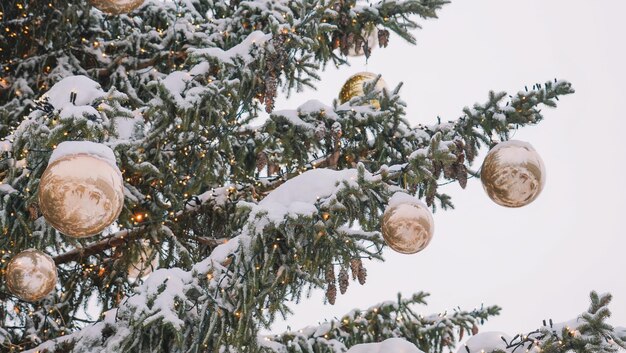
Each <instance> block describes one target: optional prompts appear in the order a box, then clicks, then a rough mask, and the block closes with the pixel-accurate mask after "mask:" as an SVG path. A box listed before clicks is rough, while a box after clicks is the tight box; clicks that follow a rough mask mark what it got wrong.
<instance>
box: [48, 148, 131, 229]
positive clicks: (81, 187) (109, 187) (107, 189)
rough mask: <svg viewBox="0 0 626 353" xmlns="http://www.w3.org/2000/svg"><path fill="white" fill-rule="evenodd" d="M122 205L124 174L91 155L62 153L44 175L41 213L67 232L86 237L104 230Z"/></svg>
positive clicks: (118, 212)
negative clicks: (63, 154)
mask: <svg viewBox="0 0 626 353" xmlns="http://www.w3.org/2000/svg"><path fill="white" fill-rule="evenodd" d="M111 153H112V152H111ZM123 205H124V192H123V180H122V173H120V170H119V169H118V168H117V166H115V165H113V164H112V163H111V162H110V161H106V160H104V159H102V158H99V157H97V156H94V155H92V154H87V153H77V154H68V155H65V156H62V157H61V158H58V159H56V160H54V161H53V162H52V163H50V164H49V165H48V168H46V170H45V171H44V173H43V175H42V177H41V181H40V184H39V207H40V209H41V213H42V214H43V216H44V217H45V219H46V221H48V223H50V225H52V226H53V227H54V228H55V229H56V230H58V231H59V232H61V233H63V234H65V235H68V236H71V237H75V238H83V237H89V236H92V235H95V234H98V233H100V232H102V231H103V230H104V229H105V228H106V227H108V226H109V225H111V223H113V221H115V220H116V219H117V217H118V216H119V215H120V212H121V211H122V206H123Z"/></svg>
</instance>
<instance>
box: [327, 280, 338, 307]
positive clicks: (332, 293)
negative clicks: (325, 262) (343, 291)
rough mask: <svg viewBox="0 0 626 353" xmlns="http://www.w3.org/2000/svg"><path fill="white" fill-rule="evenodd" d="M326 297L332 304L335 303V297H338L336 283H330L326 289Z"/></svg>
mask: <svg viewBox="0 0 626 353" xmlns="http://www.w3.org/2000/svg"><path fill="white" fill-rule="evenodd" d="M326 298H327V299H328V302H329V303H330V304H331V305H335V299H337V287H335V284H334V283H332V284H329V285H328V288H327V289H326Z"/></svg>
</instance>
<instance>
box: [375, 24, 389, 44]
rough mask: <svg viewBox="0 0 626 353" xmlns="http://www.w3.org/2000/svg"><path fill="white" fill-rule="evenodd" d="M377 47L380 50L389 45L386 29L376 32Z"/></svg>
mask: <svg viewBox="0 0 626 353" xmlns="http://www.w3.org/2000/svg"><path fill="white" fill-rule="evenodd" d="M378 45H380V47H381V48H386V47H387V45H389V31H388V30H386V29H379V30H378Z"/></svg>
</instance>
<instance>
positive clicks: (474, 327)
mask: <svg viewBox="0 0 626 353" xmlns="http://www.w3.org/2000/svg"><path fill="white" fill-rule="evenodd" d="M477 334H478V326H476V324H474V325H473V326H472V335H477Z"/></svg>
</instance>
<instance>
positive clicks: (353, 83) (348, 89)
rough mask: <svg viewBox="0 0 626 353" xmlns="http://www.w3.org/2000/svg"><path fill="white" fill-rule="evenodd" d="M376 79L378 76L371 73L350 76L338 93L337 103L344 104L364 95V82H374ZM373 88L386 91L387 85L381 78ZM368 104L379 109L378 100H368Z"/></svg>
mask: <svg viewBox="0 0 626 353" xmlns="http://www.w3.org/2000/svg"><path fill="white" fill-rule="evenodd" d="M376 77H378V75H376V74H373V73H371V72H359V73H357V74H354V75H352V76H350V78H348V80H347V81H346V83H344V84H343V87H341V91H340V92H339V102H340V103H341V104H344V103H345V102H348V101H349V100H350V99H352V98H354V97H359V96H362V95H363V94H364V91H363V85H364V84H365V83H366V82H370V81H373V80H375V79H376ZM375 88H376V89H377V90H379V91H382V90H383V89H387V84H386V83H385V81H384V80H383V79H382V77H381V78H380V79H378V82H376V86H375ZM370 104H371V105H373V106H374V107H375V108H376V109H380V102H379V101H378V99H372V100H370Z"/></svg>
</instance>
